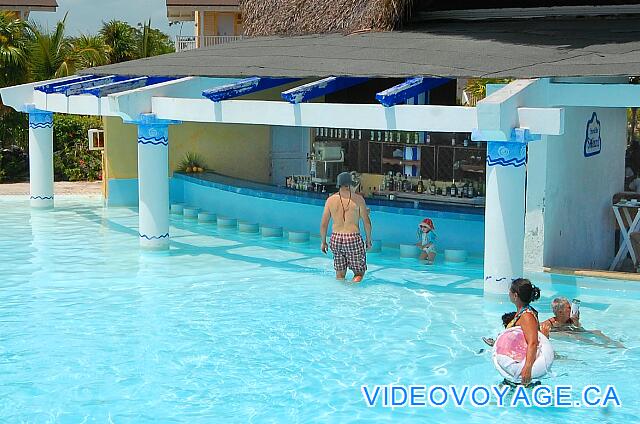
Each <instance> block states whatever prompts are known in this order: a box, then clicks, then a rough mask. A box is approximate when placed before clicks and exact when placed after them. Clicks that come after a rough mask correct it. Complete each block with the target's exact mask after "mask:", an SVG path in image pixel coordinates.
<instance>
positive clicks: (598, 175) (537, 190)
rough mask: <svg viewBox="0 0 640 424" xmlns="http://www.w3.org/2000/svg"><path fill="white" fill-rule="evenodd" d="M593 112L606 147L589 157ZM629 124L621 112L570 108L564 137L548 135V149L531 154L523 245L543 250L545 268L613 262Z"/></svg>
mask: <svg viewBox="0 0 640 424" xmlns="http://www.w3.org/2000/svg"><path fill="white" fill-rule="evenodd" d="M593 112H596V114H597V117H598V119H599V121H600V124H601V129H600V131H601V139H602V148H601V153H600V154H597V155H595V156H591V157H585V155H584V144H585V137H586V131H587V121H589V120H590V118H591V116H592V114H593ZM626 119H627V117H626V110H625V109H622V108H620V109H604V108H566V110H565V134H564V135H562V136H548V137H547V142H546V149H544V147H543V145H542V144H541V145H540V151H538V152H536V151H535V150H534V151H533V152H531V153H532V154H531V156H530V159H529V169H528V174H529V175H528V178H527V181H528V185H529V187H530V188H529V191H530V193H528V197H527V200H528V204H527V212H528V216H527V238H528V239H529V240H527V242H526V244H525V246H527V248H528V249H531V250H535V249H538V250H539V249H540V247H541V246H543V247H544V249H543V264H544V266H551V267H569V268H593V269H606V268H608V267H609V265H610V263H611V261H612V260H613V257H614V255H615V246H614V233H615V228H616V227H615V221H614V218H613V212H612V210H611V198H612V196H613V194H614V193H616V192H618V191H621V190H622V188H623V184H624V157H625V148H626ZM531 147H532V150H533V149H535V148H536V146H533V145H532V146H531ZM545 150H546V151H545ZM545 156H546V157H545ZM544 165H546V166H544ZM543 166H544V167H545V168H546V175H545V178H546V181H545V182H544V186H545V189H544V191H543V190H541V184H542V182H541V181H542V177H540V176H541V175H542V174H541V172H542V171H541V169H542V167H543ZM540 214H542V216H543V218H544V222H543V223H541V222H540ZM536 232H537V234H538V235H537V236H536V235H535V234H536ZM540 234H541V235H542V238H540ZM529 253H530V254H529V255H528V258H529V261H530V262H531V261H532V262H534V263H535V262H536V261H538V260H539V259H536V256H537V257H538V258H539V251H535V252H529ZM525 262H526V260H525Z"/></svg>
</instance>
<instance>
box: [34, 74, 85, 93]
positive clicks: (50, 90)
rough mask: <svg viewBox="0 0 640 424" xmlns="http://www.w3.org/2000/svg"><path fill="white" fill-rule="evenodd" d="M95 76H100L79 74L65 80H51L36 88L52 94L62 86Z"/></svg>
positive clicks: (35, 88)
mask: <svg viewBox="0 0 640 424" xmlns="http://www.w3.org/2000/svg"><path fill="white" fill-rule="evenodd" d="M95 78H98V77H96V76H95V75H85V76H77V77H74V78H69V79H66V80H64V81H58V82H51V83H49V84H43V85H38V86H36V87H34V90H38V91H41V92H43V93H46V94H52V93H55V92H56V91H55V90H56V89H57V88H58V87H60V86H63V85H69V84H74V83H78V82H82V81H87V80H91V79H95Z"/></svg>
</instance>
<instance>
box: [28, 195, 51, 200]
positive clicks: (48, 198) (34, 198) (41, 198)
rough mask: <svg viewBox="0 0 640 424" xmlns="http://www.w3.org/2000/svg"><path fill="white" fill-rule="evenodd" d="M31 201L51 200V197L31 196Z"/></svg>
mask: <svg viewBox="0 0 640 424" xmlns="http://www.w3.org/2000/svg"><path fill="white" fill-rule="evenodd" d="M29 199H31V200H53V196H31V197H29Z"/></svg>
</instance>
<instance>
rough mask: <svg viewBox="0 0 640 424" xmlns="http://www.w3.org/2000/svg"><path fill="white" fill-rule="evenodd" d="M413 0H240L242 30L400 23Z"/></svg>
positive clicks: (304, 30)
mask: <svg viewBox="0 0 640 424" xmlns="http://www.w3.org/2000/svg"><path fill="white" fill-rule="evenodd" d="M413 1H414V0H241V2H240V9H241V11H242V15H243V19H244V33H245V35H248V36H258V35H302V34H320V33H330V32H342V33H351V32H356V31H361V30H373V31H389V30H393V29H397V28H399V27H400V26H401V24H402V22H404V21H405V20H406V19H407V18H408V16H409V14H410V13H411V10H412V6H413Z"/></svg>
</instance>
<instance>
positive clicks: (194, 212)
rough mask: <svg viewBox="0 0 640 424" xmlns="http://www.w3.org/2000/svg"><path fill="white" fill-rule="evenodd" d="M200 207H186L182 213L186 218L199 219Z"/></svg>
mask: <svg viewBox="0 0 640 424" xmlns="http://www.w3.org/2000/svg"><path fill="white" fill-rule="evenodd" d="M199 212H200V208H191V207H185V208H183V209H182V215H183V216H184V217H185V219H198V213H199Z"/></svg>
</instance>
